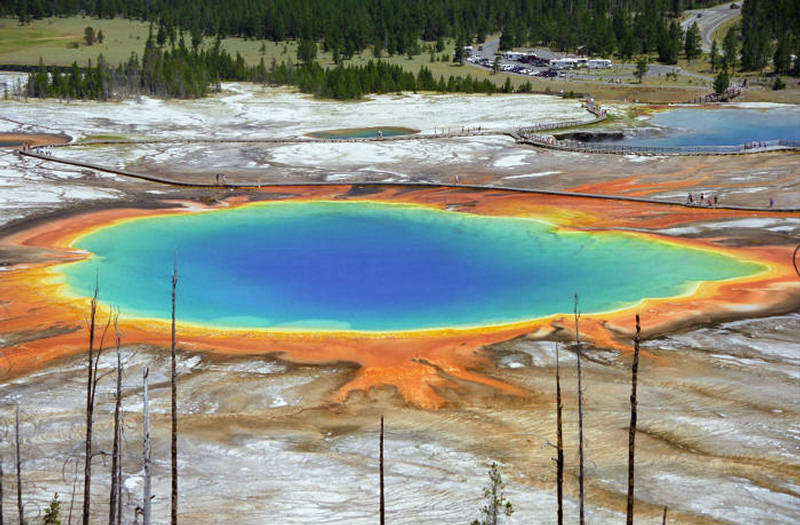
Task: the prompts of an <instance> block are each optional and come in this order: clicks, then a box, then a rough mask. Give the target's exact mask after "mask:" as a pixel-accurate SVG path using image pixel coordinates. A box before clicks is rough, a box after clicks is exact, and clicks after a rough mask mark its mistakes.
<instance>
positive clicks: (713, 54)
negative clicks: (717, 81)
mask: <svg viewBox="0 0 800 525" xmlns="http://www.w3.org/2000/svg"><path fill="white" fill-rule="evenodd" d="M708 61H709V62H711V72H712V73H713V72H715V71H716V70H717V68H718V67H719V65H720V56H719V48H718V47H717V41H716V39H715V40H712V41H711V51H710V52H709V54H708Z"/></svg>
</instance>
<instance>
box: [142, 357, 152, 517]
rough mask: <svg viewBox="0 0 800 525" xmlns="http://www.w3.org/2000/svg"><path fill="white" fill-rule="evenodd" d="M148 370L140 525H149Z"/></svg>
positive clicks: (145, 386) (144, 373) (144, 410)
mask: <svg viewBox="0 0 800 525" xmlns="http://www.w3.org/2000/svg"><path fill="white" fill-rule="evenodd" d="M149 373H150V370H149V369H148V368H147V367H144V371H143V372H142V383H143V388H144V405H143V406H142V412H143V420H144V421H143V425H144V454H143V455H144V458H143V459H144V461H143V463H144V482H143V486H144V491H143V493H142V498H143V499H142V524H143V525H150V404H149V403H150V402H149V399H148V395H147V388H148V385H147V381H148V379H147V376H148V374H149Z"/></svg>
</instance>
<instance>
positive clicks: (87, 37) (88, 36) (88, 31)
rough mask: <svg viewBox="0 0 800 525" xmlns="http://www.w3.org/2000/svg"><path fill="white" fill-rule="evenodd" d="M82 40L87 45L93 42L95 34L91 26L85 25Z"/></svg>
mask: <svg viewBox="0 0 800 525" xmlns="http://www.w3.org/2000/svg"><path fill="white" fill-rule="evenodd" d="M83 41H84V42H86V45H87V46H90V45H92V44H94V41H95V34H94V29H92V26H86V28H85V29H84V30H83Z"/></svg>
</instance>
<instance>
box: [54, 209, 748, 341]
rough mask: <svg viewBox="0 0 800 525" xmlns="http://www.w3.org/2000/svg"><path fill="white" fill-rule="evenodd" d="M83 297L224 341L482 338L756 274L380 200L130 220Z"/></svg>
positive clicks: (106, 233) (102, 255)
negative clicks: (447, 332) (231, 335)
mask: <svg viewBox="0 0 800 525" xmlns="http://www.w3.org/2000/svg"><path fill="white" fill-rule="evenodd" d="M74 246H75V247H77V248H81V249H84V250H88V251H90V252H92V253H93V254H94V255H93V256H92V257H91V258H89V259H87V260H85V261H82V262H79V263H73V264H68V265H65V266H63V267H62V269H63V273H64V276H65V279H66V282H67V284H68V285H69V288H70V289H71V291H72V292H73V293H77V294H80V295H84V296H88V295H89V294H90V290H91V288H92V287H93V285H94V282H95V273H96V272H99V277H100V283H101V300H102V301H103V302H105V303H107V304H112V305H116V306H118V307H120V308H121V310H122V312H123V315H126V316H134V317H150V318H163V319H166V318H168V317H169V305H170V290H169V283H170V272H171V270H172V260H173V254H174V250H175V249H177V254H178V261H179V274H180V281H179V285H178V317H179V318H180V319H181V320H182V321H187V322H192V323H197V324H202V325H208V326H215V327H220V328H223V327H225V328H291V329H304V330H337V329H347V330H364V331H402V330H418V329H432V328H445V327H468V326H483V325H496V324H501V323H508V322H513V321H521V320H526V319H532V318H537V317H543V316H547V315H550V314H556V313H564V312H570V311H571V308H572V296H573V293H574V292H578V293H579V294H580V297H581V309H582V311H583V312H587V313H589V312H601V311H609V310H614V309H618V308H621V307H624V306H628V305H631V304H633V303H635V302H637V301H639V300H641V299H643V298H646V297H651V298H657V297H670V296H676V295H681V294H684V293H687V292H689V291H691V289H692V287H693V286H694V285H695V284H696V283H697V282H699V281H710V280H720V279H729V278H733V277H740V276H745V275H749V274H752V273H756V272H758V271H761V270H762V269H763V268H762V267H761V266H760V265H757V264H752V263H746V262H741V261H738V260H736V259H734V258H731V257H728V256H724V255H718V254H714V253H711V252H708V251H703V250H697V249H692V248H685V247H681V246H678V245H675V244H670V243H664V242H657V241H653V240H652V239H648V238H644V237H640V236H636V235H634V234H624V233H581V232H559V231H557V230H556V229H555V228H554V227H553V226H552V225H550V224H547V223H544V222H540V221H535V220H530V219H520V218H508V217H483V216H478V215H472V214H466V213H455V212H445V211H438V210H434V209H430V208H426V207H422V206H414V205H398V204H380V203H374V202H327V201H304V202H291V203H262V204H254V205H247V206H242V207H238V208H234V209H230V210H222V211H213V212H205V213H191V214H185V215H171V216H160V217H150V218H145V219H135V220H131V221H127V222H123V223H121V224H118V225H115V226H109V227H105V228H101V229H99V230H96V231H95V232H93V233H91V234H88V235H85V236H83V237H81V238H79V239H78V240H77V241H76V242H75V243H74Z"/></svg>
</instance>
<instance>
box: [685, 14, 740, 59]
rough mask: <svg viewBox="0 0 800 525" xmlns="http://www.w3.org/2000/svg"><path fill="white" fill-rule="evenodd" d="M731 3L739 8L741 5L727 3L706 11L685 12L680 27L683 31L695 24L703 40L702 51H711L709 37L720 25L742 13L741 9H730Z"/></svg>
mask: <svg viewBox="0 0 800 525" xmlns="http://www.w3.org/2000/svg"><path fill="white" fill-rule="evenodd" d="M732 3H735V4H737V5H739V6H741V5H742V3H741V2H728V3H725V4H720V5H715V6H714V7H709V8H706V9H691V10H688V11H686V12H685V13H686V17H685V18H684V19H683V22H681V27H682V28H683V30H684V31H685V30H687V29H689V27H690V26H691V25H692V24H693V23H694V22H697V25H698V26H699V27H700V34H701V36H702V38H703V51H706V52H708V51H711V35H713V34H714V31H715V30H716V29H717V28H718V27H719V26H720V25H722V24H724V23H725V22H727V21H728V20H730V19H731V18H733V17H735V16H739V15H740V14H741V13H742V10H741V9H731V4H732Z"/></svg>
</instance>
